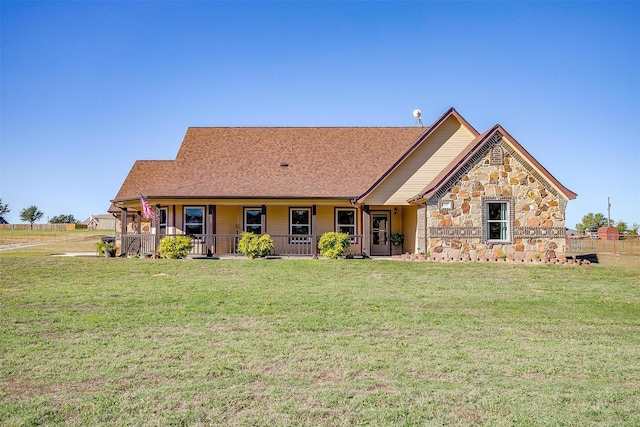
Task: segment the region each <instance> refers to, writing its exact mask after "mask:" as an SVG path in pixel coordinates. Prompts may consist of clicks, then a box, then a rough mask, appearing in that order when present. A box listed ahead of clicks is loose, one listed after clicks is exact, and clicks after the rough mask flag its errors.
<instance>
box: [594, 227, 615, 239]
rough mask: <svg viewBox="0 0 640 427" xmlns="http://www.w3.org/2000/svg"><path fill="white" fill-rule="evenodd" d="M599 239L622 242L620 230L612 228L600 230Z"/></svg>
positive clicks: (601, 228)
mask: <svg viewBox="0 0 640 427" xmlns="http://www.w3.org/2000/svg"><path fill="white" fill-rule="evenodd" d="M598 239H600V240H620V235H619V233H618V229H617V228H615V227H611V226H608V227H607V226H605V227H600V228H598Z"/></svg>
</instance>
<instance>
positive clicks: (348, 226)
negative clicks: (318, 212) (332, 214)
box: [336, 209, 356, 236]
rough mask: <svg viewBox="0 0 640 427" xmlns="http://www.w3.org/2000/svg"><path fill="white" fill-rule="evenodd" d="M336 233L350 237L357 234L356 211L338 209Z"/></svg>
mask: <svg viewBox="0 0 640 427" xmlns="http://www.w3.org/2000/svg"><path fill="white" fill-rule="evenodd" d="M336 231H337V232H338V233H347V234H348V235H350V236H353V235H354V234H356V210H355V209H336Z"/></svg>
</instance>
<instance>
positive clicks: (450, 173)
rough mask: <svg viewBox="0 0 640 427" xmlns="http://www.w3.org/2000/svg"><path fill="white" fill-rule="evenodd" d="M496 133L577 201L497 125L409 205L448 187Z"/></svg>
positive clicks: (573, 194)
mask: <svg viewBox="0 0 640 427" xmlns="http://www.w3.org/2000/svg"><path fill="white" fill-rule="evenodd" d="M495 133H499V134H500V135H502V136H503V137H506V138H507V140H508V143H509V144H511V145H512V146H513V147H514V148H515V149H516V151H518V152H519V153H520V154H521V155H522V156H523V157H524V158H525V159H526V160H527V161H528V162H529V163H530V164H531V165H532V166H533V167H534V168H536V169H538V171H540V173H541V174H542V175H543V176H544V177H545V178H546V179H547V180H548V181H549V182H550V183H551V184H552V185H553V186H555V187H556V188H557V189H558V190H559V191H560V193H562V194H563V195H564V197H566V198H567V199H568V200H573V199H575V198H576V197H577V196H578V195H577V194H576V193H574V192H573V191H571V190H569V189H568V188H567V187H565V186H564V185H562V184H561V183H560V181H558V180H557V179H556V178H555V177H554V176H553V175H552V174H551V173H550V172H549V171H548V170H547V169H545V168H544V167H543V166H542V165H541V164H540V163H539V162H538V161H537V160H536V159H535V158H534V157H533V156H532V155H531V154H530V153H529V152H528V151H527V150H526V149H525V148H524V147H523V146H522V145H520V143H519V142H518V141H517V140H516V139H515V138H513V137H512V136H511V135H510V134H509V133H508V132H507V131H506V130H504V128H503V127H502V126H501V125H499V124H496V125H495V126H494V127H492V128H491V129H489V130H487V131H485V132H483V133H482V134H481V135H478V136H477V137H476V138H475V139H474V140H473V141H471V142H470V143H469V145H468V146H467V147H466V148H465V149H464V150H463V151H462V152H461V153H460V154H458V156H456V158H455V159H453V160H452V161H451V162H450V163H449V164H448V165H447V167H445V168H444V169H443V170H442V171H441V172H440V173H439V174H438V175H436V177H435V178H434V179H433V180H432V181H431V182H430V183H429V184H428V185H427V186H426V187H425V188H424V190H422V191H421V192H420V193H419V194H417V195H416V196H414V197H412V198H410V199H409V200H408V202H409V203H411V202H417V201H419V200H428V199H429V198H431V197H432V196H433V195H434V194H435V193H437V192H438V191H439V190H440V189H441V188H442V186H444V185H446V184H447V182H448V181H449V179H450V178H451V177H452V176H453V175H455V174H456V173H457V172H458V171H459V170H460V169H461V168H463V167H464V166H465V165H466V164H467V161H468V160H469V159H470V158H471V157H473V156H474V155H475V154H476V153H477V152H478V151H480V150H482V149H483V148H484V146H485V144H486V143H487V142H488V141H489V140H490V139H491V138H492V137H493V135H494V134H495Z"/></svg>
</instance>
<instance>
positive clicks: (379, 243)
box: [371, 211, 391, 255]
mask: <svg viewBox="0 0 640 427" xmlns="http://www.w3.org/2000/svg"><path fill="white" fill-rule="evenodd" d="M390 215H391V214H390V212H376V211H373V212H371V255H391V243H390V242H389V235H390V233H391V226H390V222H389V217H390Z"/></svg>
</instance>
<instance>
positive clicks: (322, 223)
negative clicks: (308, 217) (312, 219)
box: [314, 206, 335, 235]
mask: <svg viewBox="0 0 640 427" xmlns="http://www.w3.org/2000/svg"><path fill="white" fill-rule="evenodd" d="M334 223H335V214H334V208H333V206H318V207H317V209H316V226H317V229H316V230H314V232H315V233H316V234H318V235H321V234H323V233H327V232H329V231H334V229H335V225H334Z"/></svg>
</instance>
